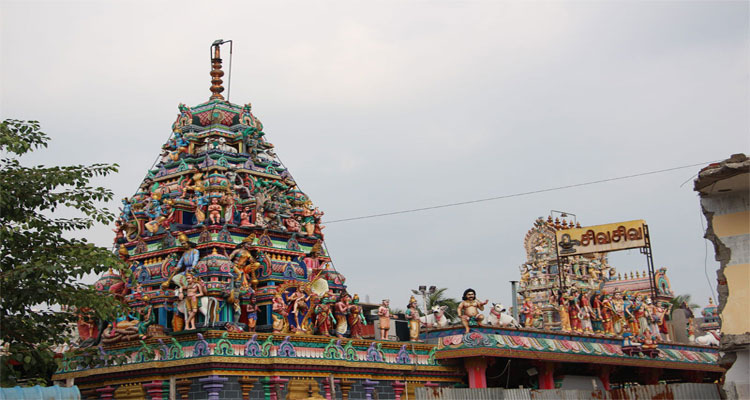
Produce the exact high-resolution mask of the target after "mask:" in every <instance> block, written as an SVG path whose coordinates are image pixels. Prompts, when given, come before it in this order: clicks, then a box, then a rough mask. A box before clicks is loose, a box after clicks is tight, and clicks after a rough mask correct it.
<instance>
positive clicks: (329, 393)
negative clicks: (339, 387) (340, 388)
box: [323, 378, 341, 400]
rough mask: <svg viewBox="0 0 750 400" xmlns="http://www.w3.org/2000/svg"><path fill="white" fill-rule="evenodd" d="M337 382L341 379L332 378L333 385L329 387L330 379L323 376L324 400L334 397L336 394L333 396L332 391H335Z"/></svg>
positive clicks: (330, 399)
mask: <svg viewBox="0 0 750 400" xmlns="http://www.w3.org/2000/svg"><path fill="white" fill-rule="evenodd" d="M337 383H341V381H340V380H338V379H334V380H333V386H334V387H331V379H329V378H325V379H324V380H323V390H324V391H325V393H326V400H332V399H335V398H336V396H334V395H333V393H335V392H336V384H337Z"/></svg>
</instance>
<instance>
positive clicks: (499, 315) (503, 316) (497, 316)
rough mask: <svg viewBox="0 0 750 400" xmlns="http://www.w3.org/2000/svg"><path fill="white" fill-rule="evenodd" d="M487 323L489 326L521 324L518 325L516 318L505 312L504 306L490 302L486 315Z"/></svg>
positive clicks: (515, 325)
mask: <svg viewBox="0 0 750 400" xmlns="http://www.w3.org/2000/svg"><path fill="white" fill-rule="evenodd" d="M487 323H488V324H489V325H491V326H497V327H506V326H511V327H513V328H520V327H521V325H518V322H516V319H515V318H513V317H512V316H511V315H510V314H508V313H507V312H506V310H505V306H503V305H502V304H500V303H492V308H491V309H490V315H489V316H488V317H487Z"/></svg>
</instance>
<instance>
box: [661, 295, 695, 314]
mask: <svg viewBox="0 0 750 400" xmlns="http://www.w3.org/2000/svg"><path fill="white" fill-rule="evenodd" d="M691 301H692V300H691V299H690V295H689V294H681V295H679V296H675V297H673V298H672V299H671V300H669V303H670V304H671V305H672V311H671V312H670V313H669V315H670V316H672V313H674V312H675V310H678V309H681V308H690V310H691V311H692V310H695V309H696V308H700V306H699V305H697V304H695V303H692V302H691ZM683 306H684V307H683Z"/></svg>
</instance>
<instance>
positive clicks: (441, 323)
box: [419, 305, 448, 328]
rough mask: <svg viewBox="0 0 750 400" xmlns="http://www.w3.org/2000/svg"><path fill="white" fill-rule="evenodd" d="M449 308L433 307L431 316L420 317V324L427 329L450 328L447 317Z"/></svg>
mask: <svg viewBox="0 0 750 400" xmlns="http://www.w3.org/2000/svg"><path fill="white" fill-rule="evenodd" d="M447 309H448V307H447V306H437V305H436V306H432V308H431V309H430V311H431V312H430V314H428V315H425V316H423V317H419V322H420V323H421V324H422V326H425V327H427V328H445V327H446V326H448V318H446V317H445V310H447Z"/></svg>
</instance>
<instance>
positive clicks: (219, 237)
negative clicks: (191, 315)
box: [100, 45, 345, 332]
mask: <svg viewBox="0 0 750 400" xmlns="http://www.w3.org/2000/svg"><path fill="white" fill-rule="evenodd" d="M214 51H215V53H214V56H215V57H214V58H213V60H212V66H213V69H212V71H211V76H212V78H213V79H212V86H211V97H210V99H209V100H208V101H207V102H205V103H202V104H198V105H197V106H194V107H188V106H185V105H184V104H180V106H179V111H180V113H179V114H178V115H177V119H176V120H175V122H174V124H172V135H171V137H170V138H169V140H168V141H167V142H166V143H165V144H164V145H163V146H162V151H161V155H160V160H159V161H158V162H157V163H156V165H155V166H154V167H153V168H152V169H150V170H149V171H148V172H147V175H146V177H145V178H144V180H143V182H142V183H141V185H140V187H139V189H138V191H137V192H136V193H135V195H133V196H132V197H131V198H126V199H123V200H122V204H123V207H122V209H121V210H122V212H121V214H120V217H119V219H118V220H117V238H116V240H115V242H116V244H117V246H118V247H119V252H120V255H121V257H122V258H123V260H125V261H126V262H128V263H129V265H130V269H131V271H132V272H133V274H134V276H135V281H134V282H132V283H131V284H130V285H125V286H123V285H120V286H116V287H112V286H109V287H106V284H105V282H104V281H102V282H100V283H101V286H102V287H101V288H102V289H108V290H109V291H111V292H113V293H115V294H122V295H123V296H124V297H125V299H126V300H127V302H128V304H130V305H131V306H134V307H141V306H143V305H144V304H145V303H148V304H150V305H151V306H153V312H154V314H155V318H156V321H155V322H156V325H158V326H161V327H163V328H164V329H170V330H172V331H176V330H179V328H180V327H181V326H182V325H184V324H185V323H186V322H187V321H180V319H181V318H182V317H181V316H182V314H183V313H180V312H178V308H180V307H183V305H182V303H181V302H174V301H173V299H175V296H176V295H177V293H175V291H176V290H177V291H179V289H181V288H183V287H186V285H187V278H186V277H187V276H192V277H193V279H195V280H197V281H200V282H202V284H203V286H204V287H205V291H206V293H205V296H202V298H201V299H200V301H201V305H200V308H201V309H203V308H206V309H207V313H206V314H204V313H199V315H198V318H199V319H200V321H197V322H198V324H199V325H200V326H206V327H223V326H225V325H226V324H227V323H240V324H245V325H247V323H248V321H247V312H246V311H245V310H246V309H247V306H248V304H249V302H250V299H251V296H254V297H255V299H254V301H255V302H256V303H257V304H256V305H255V307H256V308H257V310H256V313H257V324H258V328H259V329H260V330H266V331H268V330H271V329H270V327H271V326H272V323H273V318H272V316H273V311H272V310H271V308H272V305H271V303H272V299H273V297H274V296H275V295H276V294H277V293H280V294H281V295H282V296H283V297H284V299H285V300H288V299H289V298H291V297H296V296H297V295H295V294H294V293H304V295H305V296H309V295H311V294H314V293H313V290H317V296H321V295H323V294H327V293H328V292H329V291H330V293H331V294H338V293H340V292H341V291H343V290H345V285H344V282H345V278H344V277H343V276H342V275H341V274H339V273H337V272H336V271H335V270H334V269H333V268H332V267H331V264H330V258H329V257H328V256H327V255H326V251H325V246H324V244H323V233H322V226H321V225H320V218H321V216H322V215H323V212H322V211H320V210H319V209H317V208H315V207H314V206H313V203H312V201H311V200H310V199H309V198H308V196H307V195H306V194H305V193H303V192H302V191H301V190H299V188H298V187H297V185H296V183H295V181H294V179H293V178H292V175H291V174H290V172H289V171H288V170H287V169H286V168H285V167H284V166H283V164H282V163H281V162H280V160H279V158H278V157H277V156H276V154H275V152H274V150H275V148H274V145H273V144H272V143H270V142H269V141H268V140H267V139H266V137H265V132H264V131H263V124H262V123H261V122H260V120H259V119H258V118H256V117H255V116H254V115H253V113H252V111H251V105H250V104H246V105H244V106H240V105H236V104H233V103H230V102H228V101H225V100H224V97H223V96H222V94H221V92H222V91H223V90H224V88H223V87H222V86H221V84H222V81H221V79H220V78H221V76H222V75H223V72H222V70H221V58H220V57H219V46H218V45H217V46H214ZM105 279H109V278H105ZM313 282H316V285H315V287H313ZM118 291H119V292H118ZM183 291H184V290H183ZM145 298H148V299H149V300H148V301H146V300H144V299H145ZM309 317H310V316H309V315H307V316H299V318H297V319H296V320H295V319H294V318H291V317H289V318H288V319H289V320H288V321H287V322H288V323H289V324H290V328H291V330H293V331H296V330H297V329H301V330H305V331H308V332H309V325H310V324H309V322H310V321H309V320H310V318H309ZM298 325H299V326H298Z"/></svg>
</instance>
